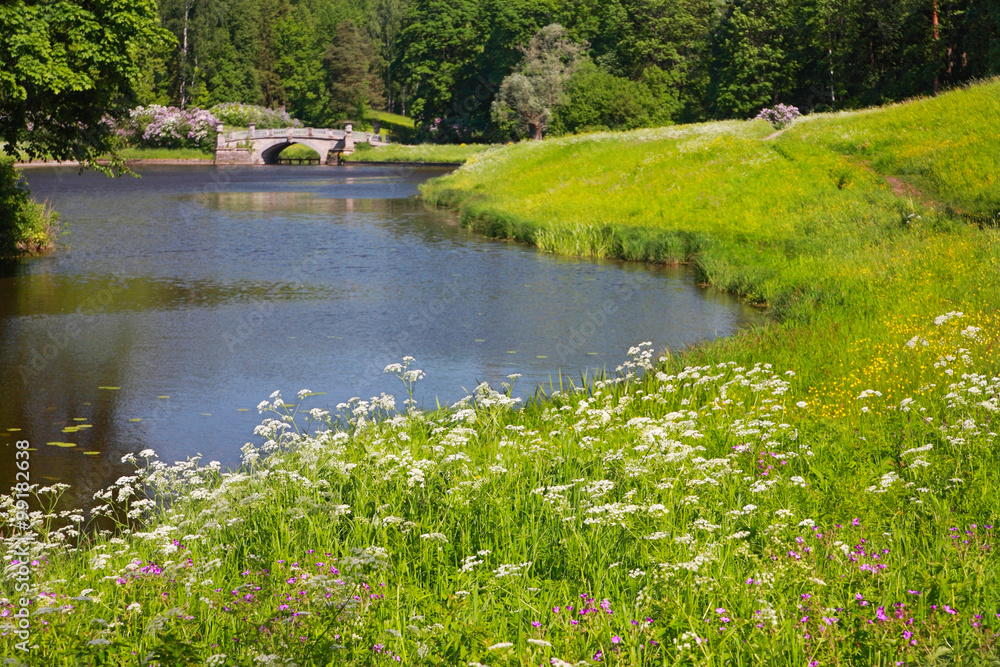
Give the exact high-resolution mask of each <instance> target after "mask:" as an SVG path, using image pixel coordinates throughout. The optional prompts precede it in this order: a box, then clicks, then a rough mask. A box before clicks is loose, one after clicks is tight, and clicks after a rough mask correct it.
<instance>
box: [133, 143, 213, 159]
mask: <svg viewBox="0 0 1000 667" xmlns="http://www.w3.org/2000/svg"><path fill="white" fill-rule="evenodd" d="M119 154H120V155H121V156H122V157H123V158H125V159H126V160H211V159H212V158H213V154H212V151H211V149H209V150H202V149H200V148H137V147H132V146H130V147H128V148H123V149H121V151H120V152H119Z"/></svg>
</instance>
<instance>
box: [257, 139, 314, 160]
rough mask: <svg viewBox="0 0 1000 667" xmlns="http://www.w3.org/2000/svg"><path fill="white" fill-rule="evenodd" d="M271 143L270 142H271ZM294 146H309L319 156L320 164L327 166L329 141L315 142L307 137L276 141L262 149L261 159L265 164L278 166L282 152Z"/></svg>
mask: <svg viewBox="0 0 1000 667" xmlns="http://www.w3.org/2000/svg"><path fill="white" fill-rule="evenodd" d="M269 143H270V142H269ZM293 144H302V145H303V146H308V147H309V148H311V149H313V150H314V151H316V153H317V154H319V162H320V164H326V161H327V159H328V158H329V154H330V148H331V146H330V142H329V141H314V140H310V139H308V138H306V137H292V138H291V139H275V140H274V141H273V143H271V145H270V146H267V147H261V148H260V149H259V150H260V157H261V159H262V160H263V161H264V164H277V163H278V156H279V155H281V151H283V150H285V149H286V148H288V147H289V146H291V145H293Z"/></svg>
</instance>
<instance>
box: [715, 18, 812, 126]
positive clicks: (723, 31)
mask: <svg viewBox="0 0 1000 667" xmlns="http://www.w3.org/2000/svg"><path fill="white" fill-rule="evenodd" d="M790 33H791V12H790V6H789V3H788V2H787V1H785V0H779V1H777V2H775V1H773V0H742V1H740V2H736V3H734V4H733V5H732V7H731V9H730V10H729V12H728V14H727V15H726V17H725V18H724V19H723V21H722V23H721V24H720V27H719V30H718V34H717V46H716V48H717V51H718V53H717V56H716V63H717V70H716V72H715V73H714V76H713V82H712V91H711V93H710V94H711V95H712V106H713V107H714V109H715V112H716V114H717V115H718V116H719V117H722V118H733V117H736V118H741V117H742V118H749V117H751V116H753V115H754V114H755V113H756V112H757V111H759V110H760V109H761V108H762V107H767V106H771V105H773V104H776V103H778V102H782V101H783V100H784V99H785V98H787V97H788V96H789V94H790V92H791V89H792V86H793V85H794V82H795V78H796V67H797V65H798V63H797V62H796V61H795V60H794V59H793V58H792V57H791V54H790V53H789V46H788V44H787V42H788V40H789V39H790V37H789V35H790Z"/></svg>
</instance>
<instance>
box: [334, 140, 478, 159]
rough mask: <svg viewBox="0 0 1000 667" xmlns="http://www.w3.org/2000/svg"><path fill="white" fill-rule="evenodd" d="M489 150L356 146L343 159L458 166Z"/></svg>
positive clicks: (451, 146)
mask: <svg viewBox="0 0 1000 667" xmlns="http://www.w3.org/2000/svg"><path fill="white" fill-rule="evenodd" d="M488 149H490V146H485V145H481V144H470V145H466V144H461V145H455V144H418V145H416V146H406V145H403V144H390V145H389V146H375V147H372V146H369V145H368V144H357V145H356V146H355V151H354V152H353V153H351V154H350V155H346V156H345V157H344V161H345V162H445V163H453V164H460V163H462V162H465V161H466V160H468V159H469V158H470V157H472V156H473V155H477V154H479V153H481V152H483V151H486V150H488Z"/></svg>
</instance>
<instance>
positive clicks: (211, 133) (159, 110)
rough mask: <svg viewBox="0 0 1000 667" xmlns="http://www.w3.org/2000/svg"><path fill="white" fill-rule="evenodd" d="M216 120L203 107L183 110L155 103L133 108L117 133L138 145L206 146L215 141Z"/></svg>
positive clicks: (217, 123) (119, 126) (166, 146)
mask: <svg viewBox="0 0 1000 667" xmlns="http://www.w3.org/2000/svg"><path fill="white" fill-rule="evenodd" d="M217 125H219V120H218V119H217V118H216V117H215V116H214V115H212V113H211V112H210V111H206V110H205V109H190V110H187V111H185V110H183V109H178V108H177V107H164V106H160V105H158V104H154V105H150V106H148V107H137V108H135V109H132V111H130V112H129V119H128V120H127V121H126V122H124V123H119V125H118V133H119V135H120V136H123V137H125V138H126V139H127V140H130V142H131V143H134V144H138V145H141V146H155V147H163V148H192V147H201V148H207V147H209V146H211V145H212V144H213V143H214V142H215V131H216V126H217Z"/></svg>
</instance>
